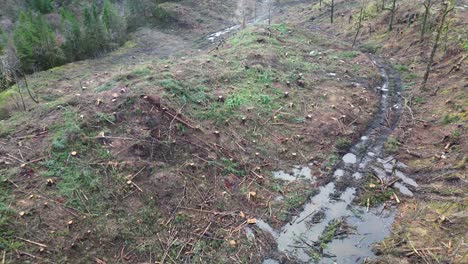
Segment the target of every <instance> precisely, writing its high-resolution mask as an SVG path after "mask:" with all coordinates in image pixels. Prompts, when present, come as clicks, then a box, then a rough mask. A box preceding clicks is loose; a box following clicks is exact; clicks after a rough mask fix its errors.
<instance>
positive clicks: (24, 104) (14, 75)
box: [13, 73, 27, 111]
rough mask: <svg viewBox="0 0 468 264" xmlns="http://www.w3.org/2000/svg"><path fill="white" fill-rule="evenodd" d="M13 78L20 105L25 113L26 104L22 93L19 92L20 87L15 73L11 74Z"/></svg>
mask: <svg viewBox="0 0 468 264" xmlns="http://www.w3.org/2000/svg"><path fill="white" fill-rule="evenodd" d="M13 78H14V79H15V83H16V87H17V88H18V93H19V96H20V99H21V103H22V105H23V110H24V111H26V110H27V109H26V103H25V102H24V97H23V92H21V85H20V83H19V80H18V76H17V75H16V73H13Z"/></svg>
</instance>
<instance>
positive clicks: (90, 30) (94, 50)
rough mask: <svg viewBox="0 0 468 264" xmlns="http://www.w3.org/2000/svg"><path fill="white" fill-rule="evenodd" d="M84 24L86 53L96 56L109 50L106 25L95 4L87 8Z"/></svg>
mask: <svg viewBox="0 0 468 264" xmlns="http://www.w3.org/2000/svg"><path fill="white" fill-rule="evenodd" d="M83 24H84V41H83V46H84V50H85V53H86V54H87V55H89V56H96V55H98V54H99V53H100V52H102V51H105V50H107V32H106V27H105V25H104V23H103V21H102V19H101V16H100V15H99V12H98V9H97V6H96V5H95V4H93V5H92V6H91V7H88V8H86V9H85V11H84V21H83Z"/></svg>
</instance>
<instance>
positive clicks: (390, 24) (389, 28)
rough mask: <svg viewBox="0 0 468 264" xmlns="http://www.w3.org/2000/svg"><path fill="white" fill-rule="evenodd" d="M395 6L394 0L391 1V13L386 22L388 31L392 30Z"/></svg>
mask: <svg viewBox="0 0 468 264" xmlns="http://www.w3.org/2000/svg"><path fill="white" fill-rule="evenodd" d="M395 8H396V0H393V2H392V9H391V11H392V15H391V16H390V23H389V24H388V31H392V30H393V20H394V19H395Z"/></svg>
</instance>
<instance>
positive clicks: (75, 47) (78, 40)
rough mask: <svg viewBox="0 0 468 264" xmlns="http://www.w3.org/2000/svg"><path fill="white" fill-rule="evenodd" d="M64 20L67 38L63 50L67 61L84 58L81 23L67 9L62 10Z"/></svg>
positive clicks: (64, 30)
mask: <svg viewBox="0 0 468 264" xmlns="http://www.w3.org/2000/svg"><path fill="white" fill-rule="evenodd" d="M60 16H61V18H62V31H63V35H64V36H65V43H63V45H62V49H63V51H64V53H65V56H66V58H67V60H69V61H74V60H77V59H80V58H81V57H82V53H83V50H82V46H81V44H82V41H83V40H82V37H83V36H82V33H81V27H80V23H79V22H78V20H77V19H76V17H75V15H74V14H73V13H72V12H70V11H69V10H67V9H62V10H60Z"/></svg>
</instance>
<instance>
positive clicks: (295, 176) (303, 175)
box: [273, 166, 313, 182]
mask: <svg viewBox="0 0 468 264" xmlns="http://www.w3.org/2000/svg"><path fill="white" fill-rule="evenodd" d="M273 177H274V178H275V179H280V180H283V181H290V182H291V181H296V180H313V177H312V170H311V169H310V168H309V167H307V166H294V167H293V169H292V170H291V171H290V172H286V171H276V172H274V173H273Z"/></svg>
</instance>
